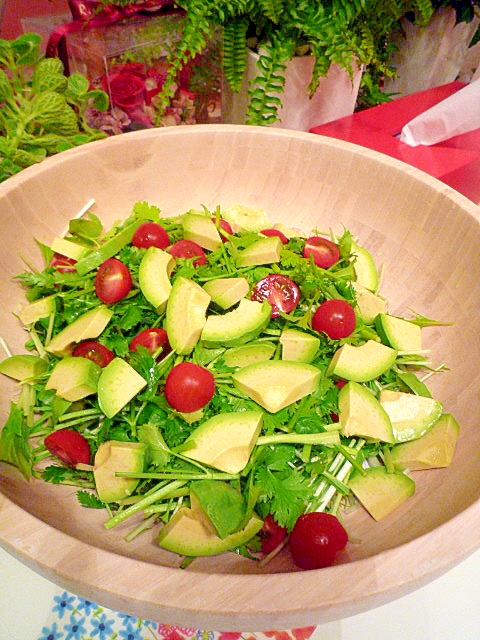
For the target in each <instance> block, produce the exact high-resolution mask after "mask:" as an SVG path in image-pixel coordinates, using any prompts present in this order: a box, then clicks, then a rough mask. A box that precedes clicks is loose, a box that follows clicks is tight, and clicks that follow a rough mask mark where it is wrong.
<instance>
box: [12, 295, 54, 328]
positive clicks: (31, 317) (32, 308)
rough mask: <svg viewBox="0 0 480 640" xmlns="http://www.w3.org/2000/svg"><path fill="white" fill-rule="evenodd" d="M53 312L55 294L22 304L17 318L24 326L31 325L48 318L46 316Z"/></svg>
mask: <svg viewBox="0 0 480 640" xmlns="http://www.w3.org/2000/svg"><path fill="white" fill-rule="evenodd" d="M55 311H56V305H55V294H53V295H51V296H45V297H44V298H39V299H38V300H34V302H28V303H27V304H24V305H23V306H22V307H21V309H20V311H19V312H18V317H19V318H20V322H21V323H22V324H23V325H24V326H25V325H27V324H33V323H34V322H37V320H40V319H41V318H48V316H49V315H50V314H52V313H55Z"/></svg>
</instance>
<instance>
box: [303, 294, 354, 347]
mask: <svg viewBox="0 0 480 640" xmlns="http://www.w3.org/2000/svg"><path fill="white" fill-rule="evenodd" d="M356 322H357V318H356V316H355V311H354V310H353V307H352V305H351V304H349V303H348V302H347V301H346V300H342V299H341V298H332V299H331V300H325V302H322V304H321V305H320V306H319V307H317V309H316V311H315V313H314V314H313V317H312V329H313V330H314V331H318V332H319V333H320V332H323V333H326V334H327V336H328V337H329V338H331V339H332V340H340V339H341V338H346V337H347V336H349V335H350V334H351V333H353V332H354V331H355V325H356Z"/></svg>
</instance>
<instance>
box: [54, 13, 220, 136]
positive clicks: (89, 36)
mask: <svg viewBox="0 0 480 640" xmlns="http://www.w3.org/2000/svg"><path fill="white" fill-rule="evenodd" d="M69 6H70V9H71V12H72V16H73V20H72V21H71V22H70V23H67V24H64V25H61V26H60V27H58V28H57V29H55V30H54V31H53V33H52V34H51V35H50V39H49V42H48V45H47V55H50V56H57V57H59V58H60V59H61V60H62V62H63V64H64V67H65V70H66V72H67V73H73V72H80V73H82V74H83V75H84V76H86V77H87V78H88V79H89V81H90V83H91V86H92V87H93V88H97V89H103V90H104V91H105V92H106V93H107V94H108V96H109V98H110V108H109V110H108V111H107V112H94V111H92V113H90V114H89V123H90V124H91V126H93V127H95V128H98V129H101V130H103V131H105V132H106V133H107V134H109V135H112V134H117V133H122V132H124V131H132V130H135V129H142V128H149V127H155V126H172V125H188V124H209V123H219V122H221V121H222V95H221V94H222V90H221V87H222V60H221V53H222V49H221V35H220V32H219V33H218V34H217V35H215V36H213V37H212V38H211V39H210V40H209V41H208V42H207V46H206V48H205V49H204V51H203V52H202V54H201V55H198V56H196V57H195V58H194V59H193V60H191V61H190V62H188V63H187V64H186V65H185V66H184V67H183V68H182V69H181V71H180V72H179V74H178V76H177V78H176V83H175V86H174V96H173V97H172V98H171V99H170V101H169V104H168V106H167V107H166V109H165V108H164V106H162V107H161V106H160V96H159V94H160V93H161V91H162V86H163V83H164V81H165V78H166V75H167V70H168V63H167V58H168V55H169V53H170V52H171V51H172V50H174V49H175V47H176V45H177V43H178V42H179V40H180V39H181V36H182V32H183V28H184V23H185V15H184V12H183V11H182V10H180V9H178V8H175V7H174V6H173V3H172V2H171V1H168V0H144V2H142V3H139V4H138V5H127V6H117V5H115V4H114V3H112V4H111V5H108V6H106V7H105V6H103V5H100V3H99V2H96V1H93V0H92V1H88V0H87V1H82V0H69Z"/></svg>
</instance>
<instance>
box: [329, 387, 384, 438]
mask: <svg viewBox="0 0 480 640" xmlns="http://www.w3.org/2000/svg"><path fill="white" fill-rule="evenodd" d="M338 410H339V413H338V417H339V422H340V425H341V431H342V433H343V435H344V436H346V437H350V436H360V437H361V438H368V439H371V440H380V441H381V442H391V443H393V442H394V436H393V430H392V423H391V422H390V418H389V417H388V414H387V412H386V411H385V409H384V408H383V407H382V405H381V404H380V402H379V401H378V400H377V398H376V397H375V396H374V395H373V393H372V392H371V391H370V390H369V389H367V388H366V387H364V386H363V385H361V384H358V382H348V383H347V384H346V385H345V386H344V387H342V388H341V389H340V391H339V394H338Z"/></svg>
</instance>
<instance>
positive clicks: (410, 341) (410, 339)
mask: <svg viewBox="0 0 480 640" xmlns="http://www.w3.org/2000/svg"><path fill="white" fill-rule="evenodd" d="M375 327H376V329H377V332H378V335H379V336H380V338H381V339H382V342H384V343H385V344H388V345H389V346H390V347H393V348H394V349H397V350H398V351H421V350H422V329H421V327H420V326H419V325H418V324H414V323H413V322H410V321H409V320H405V319H404V318H397V317H396V316H391V315H389V314H388V313H380V314H379V315H378V316H377V317H376V319H375Z"/></svg>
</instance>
